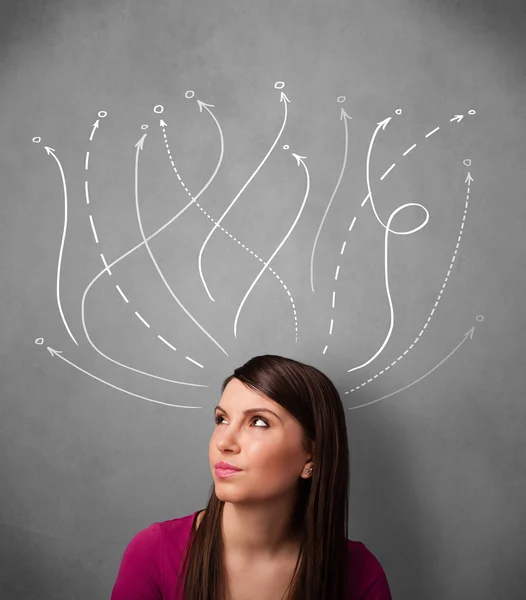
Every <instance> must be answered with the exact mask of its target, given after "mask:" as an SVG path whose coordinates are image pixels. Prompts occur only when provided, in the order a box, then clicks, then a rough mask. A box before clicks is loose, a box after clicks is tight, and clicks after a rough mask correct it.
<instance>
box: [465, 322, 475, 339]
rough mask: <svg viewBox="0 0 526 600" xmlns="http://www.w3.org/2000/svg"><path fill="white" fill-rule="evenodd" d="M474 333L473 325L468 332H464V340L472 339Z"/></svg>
mask: <svg viewBox="0 0 526 600" xmlns="http://www.w3.org/2000/svg"><path fill="white" fill-rule="evenodd" d="M474 331H475V325H473V327H472V328H471V329H470V330H469V331H466V333H465V334H464V336H465V337H464V339H467V338H468V337H469V338H470V339H473V332H474Z"/></svg>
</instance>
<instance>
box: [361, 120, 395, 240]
mask: <svg viewBox="0 0 526 600" xmlns="http://www.w3.org/2000/svg"><path fill="white" fill-rule="evenodd" d="M391 119H392V117H388V118H387V119H384V120H383V121H380V123H377V126H376V129H375V130H374V133H373V136H372V138H371V142H370V143H369V149H368V150H367V161H366V164H365V177H366V180H367V191H368V196H367V198H368V199H369V200H370V202H371V206H372V208H373V212H374V216H375V217H376V218H377V219H378V221H379V223H380V224H381V225H382V227H384V228H385V227H386V225H385V224H384V223H383V222H382V220H381V219H380V217H379V216H378V213H377V212H376V207H375V205H374V200H373V193H372V191H371V178H370V164H371V153H372V149H373V145H374V141H375V139H376V136H377V135H378V132H379V131H380V129H382V130H383V131H385V128H386V127H387V125H388V123H389V121H391ZM393 233H394V232H393Z"/></svg>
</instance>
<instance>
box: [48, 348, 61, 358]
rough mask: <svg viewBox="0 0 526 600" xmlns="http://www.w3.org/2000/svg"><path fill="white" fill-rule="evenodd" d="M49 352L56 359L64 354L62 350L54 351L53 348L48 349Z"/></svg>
mask: <svg viewBox="0 0 526 600" xmlns="http://www.w3.org/2000/svg"><path fill="white" fill-rule="evenodd" d="M47 350H48V352H49V353H50V354H51V356H52V357H53V358H54V357H55V356H57V355H58V354H62V350H53V348H51V346H48V347H47Z"/></svg>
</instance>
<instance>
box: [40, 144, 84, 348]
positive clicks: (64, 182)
mask: <svg viewBox="0 0 526 600" xmlns="http://www.w3.org/2000/svg"><path fill="white" fill-rule="evenodd" d="M45 149H46V152H47V153H48V155H51V156H52V157H53V158H54V159H55V161H56V163H57V165H58V168H59V169H60V175H61V177H62V189H63V192H64V228H63V229H62V240H61V242H60V250H59V252H58V265H57V305H58V311H59V313H60V317H61V318H62V322H63V323H64V327H65V328H66V331H67V332H68V333H69V337H70V338H71V339H72V340H73V341H74V342H75V344H76V345H77V346H78V345H79V343H78V342H77V340H76V339H75V336H74V335H73V334H72V333H71V329H70V328H69V325H68V323H67V321H66V317H65V316H64V311H63V310H62V301H61V299H60V271H61V269H62V254H63V253H64V243H65V241H66V232H67V230H68V189H67V186H66V176H65V175H64V170H63V169H62V165H61V164H60V160H59V159H58V158H57V156H56V155H55V150H54V148H50V147H49V146H45Z"/></svg>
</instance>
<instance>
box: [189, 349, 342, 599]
mask: <svg viewBox="0 0 526 600" xmlns="http://www.w3.org/2000/svg"><path fill="white" fill-rule="evenodd" d="M233 378H236V379H238V380H239V381H241V382H242V383H244V384H245V385H246V386H247V387H249V388H250V389H252V390H254V391H256V392H258V393H260V394H264V395H265V396H267V397H268V398H270V399H271V400H274V401H275V402H277V403H278V404H280V405H281V406H282V407H283V408H285V409H286V410H287V411H288V412H289V413H291V414H292V415H293V416H294V417H295V418H296V419H297V420H298V421H299V423H300V424H301V425H302V427H303V432H304V443H305V444H307V443H308V442H309V441H314V442H315V450H314V459H313V463H314V466H313V473H312V477H311V478H309V479H303V478H299V481H298V486H299V493H298V501H297V504H296V507H295V510H294V523H292V524H291V525H292V529H293V531H296V532H299V534H300V539H301V544H300V552H299V556H298V561H297V563H296V568H295V570H294V574H293V576H292V580H291V582H290V584H289V587H288V589H287V592H288V595H287V594H285V596H284V598H287V600H344V598H346V597H347V596H346V593H347V589H346V588H347V567H348V557H347V527H348V507H349V483H350V469H349V447H348V440H347V428H346V424H345V413H344V410H343V406H342V402H341V399H340V396H339V394H338V391H337V390H336V388H335V386H334V384H333V383H332V381H331V380H330V379H329V378H328V377H327V376H326V375H324V374H323V373H322V372H321V371H319V370H318V369H316V368H315V367H312V366H309V365H306V364H303V363H301V362H298V361H296V360H293V359H290V358H284V357H281V356H275V355H264V356H256V357H254V358H252V359H251V360H249V361H248V362H247V363H245V364H244V365H243V366H242V367H239V368H238V369H235V371H234V373H233V374H232V375H230V376H229V377H227V379H225V381H224V382H223V386H222V392H223V391H224V390H225V387H226V386H227V385H228V383H229V382H230V381H231V379H233ZM306 447H307V446H306ZM223 506H224V502H223V501H221V500H219V499H218V498H217V496H216V494H215V489H214V486H212V491H211V494H210V498H209V500H208V504H207V506H206V510H205V514H204V516H203V518H202V521H201V523H200V526H199V528H197V529H196V528H195V526H193V527H192V531H191V534H190V537H189V540H188V542H187V545H186V548H185V552H184V556H183V559H182V561H181V567H180V570H179V576H181V573H184V584H183V595H182V597H183V599H184V600H225V594H226V589H227V588H226V586H227V580H226V574H225V570H224V562H223V540H222V533H221V523H222V513H223ZM178 584H179V577H178ZM276 600H278V599H276Z"/></svg>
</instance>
